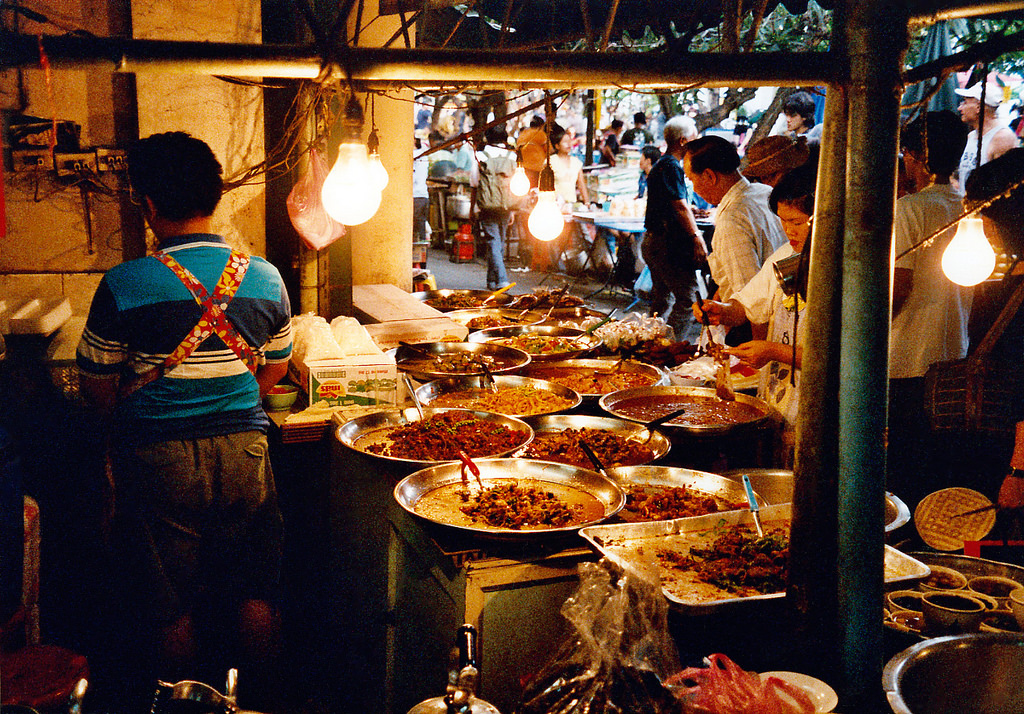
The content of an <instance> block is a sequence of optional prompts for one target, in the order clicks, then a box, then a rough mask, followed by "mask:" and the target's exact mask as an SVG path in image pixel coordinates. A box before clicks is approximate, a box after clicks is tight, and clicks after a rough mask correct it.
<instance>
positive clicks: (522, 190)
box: [508, 165, 530, 196]
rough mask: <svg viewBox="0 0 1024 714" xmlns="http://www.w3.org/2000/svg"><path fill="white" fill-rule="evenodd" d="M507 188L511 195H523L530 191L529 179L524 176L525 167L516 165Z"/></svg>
mask: <svg viewBox="0 0 1024 714" xmlns="http://www.w3.org/2000/svg"><path fill="white" fill-rule="evenodd" d="M508 190H509V191H510V192H511V193H512V195H513V196H525V195H526V194H527V193H529V192H530V179H528V178H527V177H526V169H524V168H523V167H522V165H519V166H516V171H515V173H514V174H512V180H511V181H510V182H509V184H508Z"/></svg>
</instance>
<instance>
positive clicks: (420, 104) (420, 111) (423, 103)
mask: <svg viewBox="0 0 1024 714" xmlns="http://www.w3.org/2000/svg"><path fill="white" fill-rule="evenodd" d="M432 115H433V107H432V106H431V105H430V100H429V98H428V97H427V95H426V94H417V95H416V123H415V126H414V127H413V128H414V129H416V130H417V131H421V130H424V129H429V128H430V118H431V116H432Z"/></svg>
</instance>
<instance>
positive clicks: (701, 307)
mask: <svg viewBox="0 0 1024 714" xmlns="http://www.w3.org/2000/svg"><path fill="white" fill-rule="evenodd" d="M728 307H729V303H725V302H718V301H716V300H705V301H703V302H695V303H693V316H694V317H695V318H697V320H698V321H699V322H700V323H702V324H703V323H704V322H707V324H709V325H721V324H722V316H723V315H724V314H725V311H726V309H727V308H728ZM705 316H707V319H706V320H705Z"/></svg>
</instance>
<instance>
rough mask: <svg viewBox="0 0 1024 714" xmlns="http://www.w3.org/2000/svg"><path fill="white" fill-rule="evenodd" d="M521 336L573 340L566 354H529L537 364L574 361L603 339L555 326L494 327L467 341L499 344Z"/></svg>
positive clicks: (472, 334)
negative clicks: (501, 341)
mask: <svg viewBox="0 0 1024 714" xmlns="http://www.w3.org/2000/svg"><path fill="white" fill-rule="evenodd" d="M521 335H537V336H542V337H562V338H567V339H570V340H573V343H574V344H573V347H578V349H571V350H567V351H565V352H556V353H552V354H537V353H533V352H531V353H529V355H530V358H531V359H533V360H535V361H537V362H542V361H543V362H547V361H559V360H566V359H573V358H575V357H580V356H581V355H583V354H585V353H587V352H589V351H590V350H592V349H595V348H597V347H599V346H600V345H601V339H600V338H598V337H594V336H593V335H591V334H588V333H586V332H584V331H583V330H574V329H573V328H571V327H557V326H555V325H520V326H513V327H492V328H490V329H487V330H479V331H478V332H473V333H471V334H470V336H469V337H467V338H466V339H467V340H468V341H469V342H497V341H499V340H505V339H508V338H510V337H519V336H521Z"/></svg>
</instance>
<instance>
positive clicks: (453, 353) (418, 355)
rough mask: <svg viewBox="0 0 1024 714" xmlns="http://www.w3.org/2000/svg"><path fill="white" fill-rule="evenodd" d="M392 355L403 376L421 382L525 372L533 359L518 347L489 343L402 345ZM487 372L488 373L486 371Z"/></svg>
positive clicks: (389, 351)
mask: <svg viewBox="0 0 1024 714" xmlns="http://www.w3.org/2000/svg"><path fill="white" fill-rule="evenodd" d="M388 354H389V355H391V356H393V357H394V358H395V364H396V365H397V366H398V369H399V370H401V371H402V372H408V373H409V375H411V376H412V377H414V378H416V379H418V380H419V381H421V382H427V381H430V380H431V379H439V378H441V377H457V376H462V375H474V374H486V373H487V371H488V370H489V371H490V373H491V374H503V373H506V372H514V371H516V370H519V369H522V368H523V367H525V366H526V365H528V364H529V363H530V360H531V358H530V355H528V354H527V353H526V352H523V351H522V350H517V349H515V348H514V347H506V346H504V345H497V344H493V343H489V342H419V343H416V344H402V345H399V346H398V347H395V348H393V349H391V350H388ZM485 368H486V369H485Z"/></svg>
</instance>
